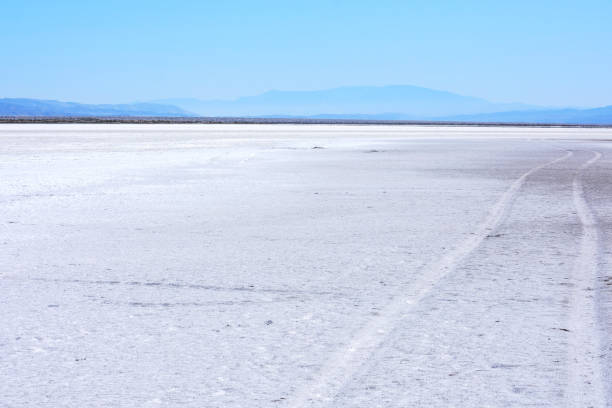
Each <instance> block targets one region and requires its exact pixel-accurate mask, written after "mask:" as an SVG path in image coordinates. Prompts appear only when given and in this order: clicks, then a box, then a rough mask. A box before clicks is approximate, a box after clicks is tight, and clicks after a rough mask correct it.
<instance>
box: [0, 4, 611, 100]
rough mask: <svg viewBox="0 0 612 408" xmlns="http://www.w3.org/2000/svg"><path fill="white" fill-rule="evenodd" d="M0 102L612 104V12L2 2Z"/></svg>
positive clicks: (567, 7) (602, 7) (606, 8)
mask: <svg viewBox="0 0 612 408" xmlns="http://www.w3.org/2000/svg"><path fill="white" fill-rule="evenodd" d="M0 44H2V48H1V50H0V55H1V63H0V97H35V98H49V99H60V100H73V101H79V102H131V101H136V100H150V99H156V98H166V97H199V98H230V97H236V96H244V95H252V94H257V93H260V92H263V91H266V90H270V89H282V90H301V89H304V90H306V89H325V88H331V87H337V86H344V85H388V84H411V85H419V86H424V87H429V88H435V89H442V90H448V91H453V92H458V93H462V94H465V95H472V96H479V97H484V98H487V99H490V100H493V101H503V102H510V101H520V102H525V103H533V104H543V105H555V106H558V105H572V106H597V105H611V104H612V1H610V0H602V1H596V0H582V1H578V0H577V1H563V0H555V1H547V0H537V1H536V0H530V1H522V0H512V1H510V0H508V1H501V0H500V1H470V0H462V1H434V0H428V1H409V0H404V1H385V0H375V1H359V0H352V1H332V0H328V1H316V0H309V1H303V2H300V1H289V0H285V1H210V2H208V1H180V0H176V1H153V0H148V1H130V0H122V1H114V0H106V1H102V0H100V1H91V2H88V3H87V4H86V2H85V1H83V0H81V1H61V0H55V1H49V0H45V1H27V0H15V1H12V0H2V8H1V10H0Z"/></svg>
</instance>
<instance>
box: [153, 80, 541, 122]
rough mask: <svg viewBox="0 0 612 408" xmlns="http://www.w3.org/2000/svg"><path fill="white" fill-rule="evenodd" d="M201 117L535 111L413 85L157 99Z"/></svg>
mask: <svg viewBox="0 0 612 408" xmlns="http://www.w3.org/2000/svg"><path fill="white" fill-rule="evenodd" d="M154 102H155V103H166V104H171V105H175V106H178V107H181V108H183V109H185V110H188V111H191V112H195V113H197V114H199V115H202V116H251V117H252V116H313V115H320V114H340V115H347V114H359V115H380V114H382V113H385V112H398V113H400V114H403V115H410V116H411V117H414V118H418V119H428V118H433V117H436V116H446V115H467V114H477V113H492V112H500V111H508V110H527V109H538V108H539V107H535V106H530V105H524V104H518V103H515V104H498V103H493V102H489V101H487V100H485V99H482V98H475V97H471V96H463V95H459V94H455V93H452V92H446V91H438V90H434V89H428V88H423V87H418V86H412V85H389V86H380V87H373V86H354V87H341V88H333V89H326V90H320V91H269V92H265V93H263V94H260V95H255V96H247V97H242V98H238V99H234V100H208V101H207V100H199V99H193V98H192V99H189V98H177V99H162V100H158V101H154Z"/></svg>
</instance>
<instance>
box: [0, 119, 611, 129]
mask: <svg viewBox="0 0 612 408" xmlns="http://www.w3.org/2000/svg"><path fill="white" fill-rule="evenodd" d="M17 123H41V124H69V123H83V124H113V123H119V124H121V123H123V124H209V125H213V124H253V125H413V126H417V125H418V126H481V127H496V126H511V127H543V128H557V127H558V128H612V124H610V125H587V124H559V123H527V122H460V121H420V120H368V119H299V118H243V117H152V116H146V117H135V116H131V117H127V116H80V117H52V116H0V124H17Z"/></svg>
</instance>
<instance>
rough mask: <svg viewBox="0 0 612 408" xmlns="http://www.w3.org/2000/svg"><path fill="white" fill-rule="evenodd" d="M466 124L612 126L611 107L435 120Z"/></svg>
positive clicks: (490, 114) (460, 116)
mask: <svg viewBox="0 0 612 408" xmlns="http://www.w3.org/2000/svg"><path fill="white" fill-rule="evenodd" d="M437 119H440V120H451V121H466V122H485V123H487V122H488V123H491V122H506V123H517V122H523V123H556V124H577V125H612V105H611V106H604V107H601V108H593V109H554V110H541V111H509V112H495V113H485V114H477V115H457V116H447V117H440V118H437Z"/></svg>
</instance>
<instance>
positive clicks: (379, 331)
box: [288, 152, 572, 408]
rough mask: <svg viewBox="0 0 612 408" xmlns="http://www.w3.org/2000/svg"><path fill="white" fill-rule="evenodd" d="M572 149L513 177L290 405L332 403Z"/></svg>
mask: <svg viewBox="0 0 612 408" xmlns="http://www.w3.org/2000/svg"><path fill="white" fill-rule="evenodd" d="M571 155H572V152H566V154H564V155H563V156H561V157H559V158H557V159H554V160H551V161H549V162H547V163H544V164H541V165H539V166H536V167H534V168H532V169H531V170H529V171H527V172H526V173H524V174H523V175H522V176H520V177H519V178H518V179H516V180H515V181H514V182H513V183H512V184H511V185H510V187H509V188H508V189H507V190H506V191H505V192H504V193H503V194H502V196H501V197H500V198H499V200H498V201H497V202H496V203H495V204H494V205H493V207H492V208H491V210H490V211H489V213H488V215H487V217H486V219H485V220H484V221H483V222H482V223H481V224H480V225H478V227H477V228H476V230H475V231H473V232H472V234H471V235H470V237H469V238H468V239H466V240H465V241H463V242H461V243H460V244H459V245H458V246H457V247H456V248H455V249H453V250H451V251H449V252H448V253H446V254H445V255H444V256H443V257H442V258H441V259H439V260H438V261H437V262H434V263H433V264H431V265H428V266H426V267H425V268H424V269H423V273H422V274H421V276H420V278H419V279H418V280H417V281H416V282H414V283H413V284H411V285H410V287H408V288H407V290H406V292H407V293H406V294H404V295H400V296H397V297H396V298H395V299H394V300H393V301H391V303H389V304H388V305H387V306H386V307H385V308H384V309H383V310H382V311H381V312H380V314H379V316H377V317H376V318H375V319H372V320H371V321H369V322H368V323H367V324H366V325H365V326H364V327H362V328H361V329H360V330H359V331H358V332H357V333H356V334H355V336H354V337H353V338H352V339H351V341H350V342H349V344H348V345H347V346H346V347H344V348H342V349H340V350H338V351H337V352H336V353H334V354H333V355H332V356H331V358H330V359H329V360H328V361H327V363H326V364H325V365H324V366H323V368H322V369H321V371H320V372H319V374H318V376H317V377H316V378H314V379H313V380H312V381H311V382H309V383H307V384H306V385H305V387H304V388H302V389H299V390H298V392H297V393H296V394H295V395H294V396H293V398H292V399H290V400H289V403H288V406H290V407H293V408H299V407H306V406H321V405H323V406H325V405H327V404H329V403H330V402H332V400H333V399H334V397H335V396H336V395H337V394H338V392H339V391H340V390H341V389H342V387H343V386H344V385H345V384H346V383H347V381H349V380H350V378H351V377H352V376H353V375H354V374H355V373H356V372H357V370H358V369H359V367H360V366H361V364H362V362H363V361H365V360H367V359H368V358H369V357H370V356H371V355H372V354H373V353H374V352H375V351H376V349H377V348H378V347H379V346H380V344H381V343H383V341H384V340H385V339H386V337H387V335H388V333H389V332H390V331H391V330H393V328H394V327H395V326H396V322H397V321H398V320H399V319H401V317H402V314H403V313H406V312H409V311H410V309H411V308H412V307H414V306H415V305H416V304H418V302H419V301H421V299H423V298H424V297H425V296H426V295H427V294H428V293H429V292H430V290H431V289H432V288H434V287H435V286H436V284H437V283H438V282H439V281H440V279H442V278H443V277H444V276H446V275H447V274H449V273H451V272H452V271H453V270H454V269H455V268H456V267H457V265H458V264H459V263H460V262H461V261H462V260H463V259H465V257H466V256H468V255H469V254H470V253H471V252H472V251H474V250H475V249H476V248H478V246H479V245H480V244H481V243H482V241H483V240H484V239H485V238H486V237H487V235H489V234H490V233H491V231H492V230H494V229H495V228H496V227H497V226H498V225H499V224H500V222H501V221H502V220H503V218H504V216H505V214H506V212H507V211H508V209H509V208H510V206H511V204H512V201H513V200H514V197H515V196H516V194H517V193H518V191H519V190H520V188H521V187H522V186H523V184H524V183H525V180H526V179H527V178H528V177H529V176H531V175H532V174H534V173H535V172H537V171H539V170H541V169H543V168H544V167H547V166H550V165H552V164H554V163H557V162H560V161H562V160H565V159H567V158H569V157H570V156H571Z"/></svg>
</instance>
